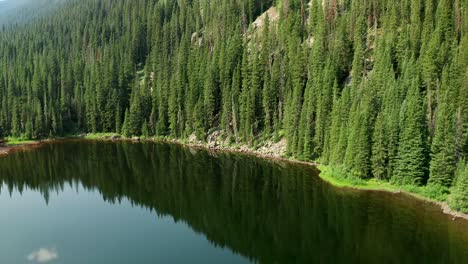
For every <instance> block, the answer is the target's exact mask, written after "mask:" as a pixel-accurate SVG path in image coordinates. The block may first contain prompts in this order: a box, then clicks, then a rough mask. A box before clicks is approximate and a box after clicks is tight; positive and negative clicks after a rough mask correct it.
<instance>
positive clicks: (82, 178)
mask: <svg viewBox="0 0 468 264" xmlns="http://www.w3.org/2000/svg"><path fill="white" fill-rule="evenodd" d="M318 173H319V172H318V170H317V169H315V168H312V167H310V166H306V165H302V164H295V163H288V162H284V161H274V160H263V159H259V158H255V157H253V156H248V155H240V154H234V153H219V152H208V151H205V150H199V149H193V148H187V147H181V146H177V145H173V144H164V143H152V142H142V143H132V142H97V141H81V140H72V141H64V142H55V143H45V144H44V145H42V146H41V147H40V148H37V149H34V150H31V151H26V152H17V153H13V154H10V155H8V156H5V157H1V158H0V186H1V192H0V263H8V264H10V263H12V264H15V263H64V264H74V263H80V264H81V263H100V264H106V263H113V264H115V263H223V264H224V263H468V224H467V222H466V221H462V220H458V219H457V220H452V217H451V216H448V215H445V214H443V213H442V212H441V210H440V208H439V207H437V206H435V205H432V204H429V203H426V202H423V201H419V200H415V199H412V198H409V197H405V196H404V195H401V194H400V195H398V194H390V193H382V192H370V191H356V190H345V189H338V188H335V187H332V186H330V185H329V184H327V183H324V182H323V181H321V180H320V179H319V177H318Z"/></svg>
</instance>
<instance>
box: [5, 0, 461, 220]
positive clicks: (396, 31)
mask: <svg viewBox="0 0 468 264" xmlns="http://www.w3.org/2000/svg"><path fill="white" fill-rule="evenodd" d="M466 5H467V2H466V1H463V0H398V1H392V0H363V1H352V0H325V1H322V0H311V1H305V0H276V1H272V0H214V1H213V0H178V1H167V0H160V1H156V0H118V1H113V0H81V1H78V0H69V1H65V2H64V3H62V4H61V5H60V6H58V7H56V8H55V9H54V10H53V11H50V12H49V13H48V14H47V15H44V16H40V17H38V18H35V19H34V20H32V21H31V22H30V23H24V24H10V25H4V26H3V28H2V29H1V31H0V137H16V138H18V137H20V138H27V139H41V138H50V137H57V136H65V135H72V134H77V133H98V132H115V133H119V134H122V135H124V136H126V137H131V136H146V137H166V138H179V139H184V138H188V137H190V136H192V135H195V136H196V137H197V138H198V139H200V140H206V138H207V136H209V135H210V134H211V133H213V132H214V131H220V132H221V134H222V137H223V138H224V139H225V140H226V141H228V142H230V143H232V144H240V143H242V144H248V145H250V146H252V147H253V148H255V147H256V146H258V145H259V144H261V143H262V142H264V141H267V140H273V141H277V140H279V139H281V138H284V139H286V140H287V152H288V156H290V157H294V158H297V159H301V160H315V161H319V162H320V163H321V164H328V165H331V166H334V167H336V168H340V170H342V171H343V172H344V173H347V174H350V175H352V176H353V177H357V178H364V179H368V178H375V179H378V180H383V181H389V182H391V183H393V184H396V185H412V186H431V188H434V189H435V190H437V192H439V193H443V194H449V193H450V204H451V206H452V207H453V208H455V209H457V210H461V211H464V212H468V164H467V162H466V160H465V159H466V155H467V153H468V85H467V83H468V67H467V63H468V52H467V49H466V47H465V46H466V45H467V43H468V37H467V36H466V34H465V31H466V28H467V19H465V18H466V17H467V6H466Z"/></svg>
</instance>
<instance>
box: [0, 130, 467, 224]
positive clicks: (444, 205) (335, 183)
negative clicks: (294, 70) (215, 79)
mask: <svg viewBox="0 0 468 264" xmlns="http://www.w3.org/2000/svg"><path fill="white" fill-rule="evenodd" d="M73 139H77V140H80V139H81V140H89V141H93V140H94V141H113V142H119V141H121V142H122V141H128V142H156V143H157V142H160V143H168V144H175V145H178V146H182V147H188V148H196V149H202V150H206V151H213V152H219V153H222V152H225V153H236V154H243V155H249V156H254V157H256V158H260V159H265V160H272V161H281V162H288V163H295V164H301V165H305V166H309V167H313V168H315V169H317V170H318V171H319V173H318V177H319V178H320V180H322V181H323V182H326V183H327V184H329V185H330V186H332V187H333V188H338V189H348V190H355V191H361V192H362V191H366V192H377V193H388V194H392V195H404V196H407V197H409V198H411V199H417V200H419V201H421V202H425V203H431V204H433V205H435V206H438V207H440V210H441V212H442V213H443V214H446V215H449V216H451V217H452V219H451V220H452V221H454V220H458V219H462V220H464V221H468V214H465V213H463V212H459V211H455V210H453V209H452V208H450V206H449V204H448V202H447V201H437V200H435V199H432V198H429V197H425V196H422V195H420V194H417V193H414V192H410V191H407V190H403V189H401V188H399V186H393V185H390V186H391V187H390V188H388V187H387V188H385V186H360V185H356V184H352V183H349V182H344V181H342V179H340V178H338V177H336V176H330V175H326V174H325V173H323V171H322V170H321V169H320V168H319V167H320V166H322V165H321V164H320V163H318V162H313V161H301V160H297V159H293V158H288V157H284V156H282V155H273V154H265V153H262V152H261V151H258V150H254V149H252V148H248V147H245V145H242V146H223V145H222V144H221V145H216V146H210V144H209V143H203V142H197V143H193V142H184V141H183V140H180V139H168V138H147V139H141V138H138V139H136V138H133V139H132V138H111V137H105V136H103V137H92V138H87V137H86V136H73V137H65V138H57V139H46V140H37V141H33V142H28V143H25V144H21V143H19V144H15V145H8V144H7V143H6V144H5V143H4V144H0V158H1V157H3V156H6V155H9V154H11V153H15V152H19V151H28V150H34V149H35V148H38V147H41V146H42V145H43V143H47V142H60V141H61V140H73ZM327 167H328V166H327Z"/></svg>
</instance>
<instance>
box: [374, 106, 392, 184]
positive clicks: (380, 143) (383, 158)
mask: <svg viewBox="0 0 468 264" xmlns="http://www.w3.org/2000/svg"><path fill="white" fill-rule="evenodd" d="M386 138H387V135H386V131H385V119H384V115H383V114H382V113H379V114H378V116H377V120H376V122H375V128H374V135H373V137H372V175H374V177H376V178H377V179H386V178H387V167H388V153H387V151H388V150H387V149H388V146H387V145H386V143H387V141H386Z"/></svg>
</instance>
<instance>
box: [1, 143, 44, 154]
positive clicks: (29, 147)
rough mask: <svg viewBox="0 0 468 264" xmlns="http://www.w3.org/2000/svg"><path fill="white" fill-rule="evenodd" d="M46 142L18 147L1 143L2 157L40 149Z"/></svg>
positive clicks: (19, 145)
mask: <svg viewBox="0 0 468 264" xmlns="http://www.w3.org/2000/svg"><path fill="white" fill-rule="evenodd" d="M43 142H44V141H34V142H28V143H24V144H18V145H8V143H0V157H2V156H6V155H8V154H10V153H14V152H19V151H27V150H32V149H35V148H38V147H40V145H41V144H42V143H43Z"/></svg>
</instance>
